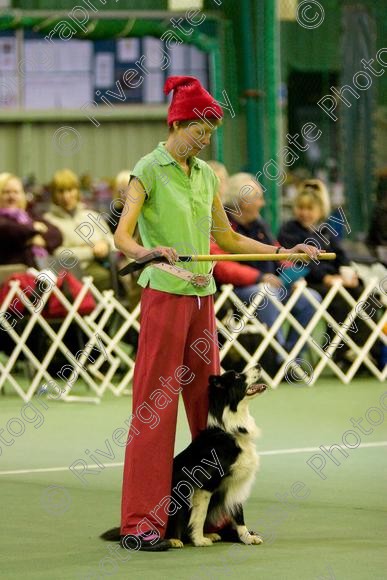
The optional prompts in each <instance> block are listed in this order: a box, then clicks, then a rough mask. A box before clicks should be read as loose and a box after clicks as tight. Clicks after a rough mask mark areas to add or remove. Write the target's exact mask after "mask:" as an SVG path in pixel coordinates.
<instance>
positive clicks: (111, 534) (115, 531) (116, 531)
mask: <svg viewBox="0 0 387 580" xmlns="http://www.w3.org/2000/svg"><path fill="white" fill-rule="evenodd" d="M100 538H102V540H105V542H119V541H120V539H121V535H120V528H111V530H106V532H104V533H103V534H101V535H100Z"/></svg>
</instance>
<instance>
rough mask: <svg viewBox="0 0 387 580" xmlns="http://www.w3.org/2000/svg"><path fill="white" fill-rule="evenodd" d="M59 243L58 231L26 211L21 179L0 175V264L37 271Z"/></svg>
mask: <svg viewBox="0 0 387 580" xmlns="http://www.w3.org/2000/svg"><path fill="white" fill-rule="evenodd" d="M61 243H62V235H61V233H60V231H59V229H58V228H56V227H55V226H53V225H52V224H50V223H49V222H48V221H47V220H45V219H44V218H43V217H42V216H40V215H38V214H36V213H34V212H32V211H31V210H29V209H27V199H26V195H25V193H24V189H23V184H22V182H21V180H20V179H19V178H18V177H16V175H13V174H12V173H1V174H0V245H1V252H0V264H2V265H5V264H25V265H26V266H33V267H35V268H38V269H42V268H45V267H46V266H47V265H48V261H49V260H48V256H49V254H52V253H53V252H54V250H55V249H56V248H58V246H60V244H61Z"/></svg>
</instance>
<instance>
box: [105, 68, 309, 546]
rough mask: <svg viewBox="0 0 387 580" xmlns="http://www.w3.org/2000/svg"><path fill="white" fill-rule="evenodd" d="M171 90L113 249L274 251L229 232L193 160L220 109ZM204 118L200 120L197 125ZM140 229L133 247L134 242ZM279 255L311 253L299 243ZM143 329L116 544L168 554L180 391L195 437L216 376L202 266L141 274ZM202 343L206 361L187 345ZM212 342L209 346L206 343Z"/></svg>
mask: <svg viewBox="0 0 387 580" xmlns="http://www.w3.org/2000/svg"><path fill="white" fill-rule="evenodd" d="M164 90H165V92H166V93H167V94H168V93H169V92H170V91H172V90H173V91H174V93H173V98H172V102H171V104H170V107H169V110H168V125H169V135H168V139H167V141H166V142H165V143H160V144H159V145H158V147H156V149H155V150H154V151H152V153H150V154H149V155H146V156H145V157H143V158H142V159H141V160H140V161H139V162H138V163H137V165H136V167H135V168H134V170H133V172H132V178H131V181H130V184H129V188H128V192H127V202H126V207H125V208H124V211H123V213H122V217H121V219H120V222H119V224H118V228H117V231H116V234H115V243H116V246H117V247H118V248H119V249H120V250H121V251H122V252H124V253H125V254H126V255H127V256H128V257H131V258H134V259H135V260H138V259H140V258H143V257H145V256H147V255H149V254H151V252H152V251H154V250H158V251H159V252H161V253H162V255H163V256H164V257H165V258H166V259H167V260H168V261H169V262H170V263H174V262H175V261H176V260H177V257H178V255H179V254H183V253H189V254H195V253H198V254H209V250H210V234H211V233H212V235H213V236H214V238H215V240H216V242H217V243H218V244H219V246H220V247H221V248H222V249H223V250H225V251H226V252H231V253H253V252H262V253H272V252H275V251H276V250H277V248H276V247H274V246H270V245H265V244H261V243H259V242H257V241H254V240H251V239H249V238H246V237H244V236H242V235H239V234H237V233H236V232H234V231H233V230H232V229H231V227H230V225H229V222H228V220H227V217H226V215H225V213H224V210H223V206H222V203H221V200H220V198H219V195H218V180H217V178H216V176H215V174H214V172H213V171H212V169H211V168H210V167H209V166H208V165H207V163H205V162H204V161H201V160H200V159H198V158H197V157H196V155H197V154H198V153H199V152H200V151H201V150H202V149H204V147H207V146H208V145H209V144H210V140H211V135H212V133H213V132H214V131H215V130H216V127H217V126H218V125H219V123H220V119H221V118H222V117H223V111H222V109H221V107H220V106H219V105H218V104H217V103H216V101H214V99H213V98H212V97H211V95H210V94H209V93H208V92H207V91H206V90H205V89H204V88H203V87H202V85H201V84H200V82H199V81H198V80H197V79H196V78H194V77H170V78H169V79H167V82H166V85H165V89H164ZM206 114H207V118H206V120H202V119H203V117H204V115H206ZM137 223H138V226H139V231H140V235H141V240H142V242H143V244H144V246H140V245H139V244H138V243H136V242H135V240H134V239H133V232H134V229H135V226H136V224H137ZM280 251H281V253H288V252H290V251H292V252H298V251H302V252H308V253H309V254H311V255H313V256H316V255H317V250H316V248H314V247H311V246H305V245H304V244H301V245H297V246H296V247H295V248H292V250H285V249H284V248H282V249H280ZM139 284H140V286H142V287H143V293H142V298H141V331H140V338H139V349H138V353H137V358H136V367H135V373H134V379H133V415H132V423H131V428H130V430H129V437H128V441H127V444H126V456H125V466H124V479H123V495H122V519H121V543H122V545H123V546H124V547H125V548H128V549H140V550H152V551H154V550H166V549H167V548H168V547H169V544H168V543H167V542H165V541H163V537H164V533H165V528H166V524H167V519H168V513H169V512H168V510H169V505H170V504H169V499H170V491H171V477H172V462H173V450H174V443H175V432H176V418H177V408H178V395H179V392H180V391H181V392H182V396H183V400H184V405H185V409H186V413H187V417H188V422H189V426H190V430H191V434H192V437H195V436H196V435H197V434H198V433H199V431H200V430H201V429H204V428H205V426H206V422H207V412H208V402H207V385H208V376H209V375H210V374H217V373H219V353H218V348H217V340H216V325H215V316H214V309H213V299H212V294H214V292H215V283H214V280H213V278H212V276H211V274H209V265H208V263H205V262H196V263H191V264H185V265H183V266H182V267H180V264H179V268H176V267H174V268H173V272H169V271H165V269H163V265H153V266H149V267H147V268H146V269H145V270H144V271H143V272H142V274H141V276H140V278H139ZM205 337H207V341H206V343H205V344H206V345H207V349H206V353H205V356H206V362H204V361H203V359H202V358H201V357H200V356H198V354H197V350H196V351H195V349H194V348H192V347H193V345H194V344H195V343H196V344H197V341H199V340H200V339H203V338H205ZM208 337H212V338H213V340H210V339H208Z"/></svg>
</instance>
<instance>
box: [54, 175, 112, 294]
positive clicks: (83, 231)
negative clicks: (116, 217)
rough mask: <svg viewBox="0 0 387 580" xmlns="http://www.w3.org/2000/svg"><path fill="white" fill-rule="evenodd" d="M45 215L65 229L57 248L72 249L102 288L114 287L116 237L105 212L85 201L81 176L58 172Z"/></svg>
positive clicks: (87, 273) (80, 262)
mask: <svg viewBox="0 0 387 580" xmlns="http://www.w3.org/2000/svg"><path fill="white" fill-rule="evenodd" d="M106 215H107V214H106ZM44 217H45V218H46V219H47V220H49V221H50V222H52V223H53V224H55V225H56V226H57V228H59V230H60V231H61V232H62V236H63V246H62V247H60V248H58V249H57V250H56V252H57V253H59V252H60V251H62V250H63V249H64V248H68V249H70V250H71V251H72V252H73V253H74V254H75V256H76V257H77V258H78V260H79V265H80V267H81V268H82V270H83V273H84V275H87V276H92V277H93V279H94V284H95V286H96V287H97V288H98V289H99V290H101V291H102V290H108V289H109V288H111V274H110V266H109V254H110V251H111V249H112V248H113V238H112V235H111V233H110V230H109V226H108V225H107V223H106V221H105V220H104V219H103V217H102V215H101V214H99V213H97V212H96V211H93V210H91V209H88V208H86V207H85V205H84V204H83V203H82V202H81V194H80V190H79V180H78V177H77V176H76V175H75V173H73V172H72V171H70V170H69V169H62V170H60V171H57V172H56V173H55V175H54V177H53V180H52V204H51V206H50V209H49V211H48V212H47V213H45V214H44ZM108 217H109V216H108Z"/></svg>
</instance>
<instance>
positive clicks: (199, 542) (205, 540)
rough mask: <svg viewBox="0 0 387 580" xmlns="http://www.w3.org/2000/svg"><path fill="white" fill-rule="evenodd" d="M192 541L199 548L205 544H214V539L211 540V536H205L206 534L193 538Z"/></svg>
mask: <svg viewBox="0 0 387 580" xmlns="http://www.w3.org/2000/svg"><path fill="white" fill-rule="evenodd" d="M192 543H193V545H194V546H195V547H197V548H200V547H204V546H212V540H210V538H205V537H204V536H203V537H202V538H195V539H192Z"/></svg>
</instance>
